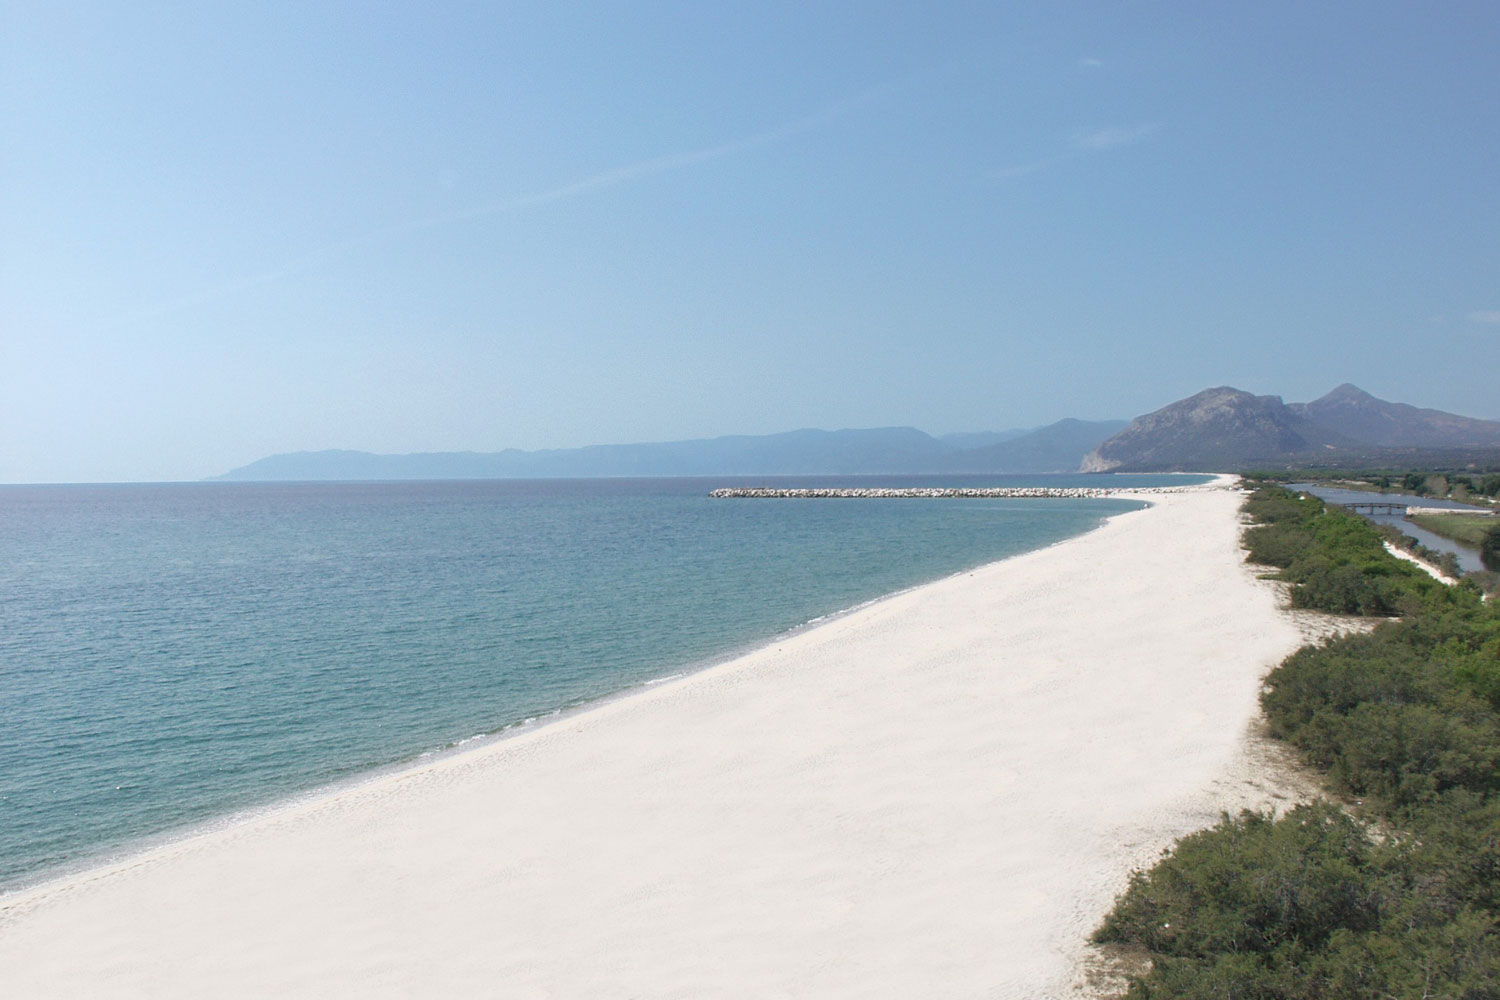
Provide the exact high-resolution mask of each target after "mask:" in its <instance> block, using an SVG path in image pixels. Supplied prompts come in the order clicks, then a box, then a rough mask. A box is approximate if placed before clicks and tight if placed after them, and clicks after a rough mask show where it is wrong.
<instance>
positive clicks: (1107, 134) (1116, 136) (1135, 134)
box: [1073, 122, 1161, 152]
mask: <svg viewBox="0 0 1500 1000" xmlns="http://www.w3.org/2000/svg"><path fill="white" fill-rule="evenodd" d="M1160 128H1161V125H1160V124H1158V123H1156V122H1152V123H1150V124H1146V125H1134V126H1130V127H1128V128H1121V127H1112V128H1101V129H1096V130H1094V131H1092V132H1075V133H1074V134H1073V147H1074V148H1075V149H1083V150H1088V151H1090V152H1097V151H1099V150H1104V149H1114V148H1115V147H1116V146H1129V145H1130V144H1131V143H1135V142H1140V141H1141V140H1142V139H1145V138H1147V137H1149V136H1151V135H1153V134H1154V133H1155V132H1156V131H1157V130H1159V129H1160Z"/></svg>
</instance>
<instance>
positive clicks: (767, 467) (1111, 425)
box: [214, 420, 1124, 482]
mask: <svg viewBox="0 0 1500 1000" xmlns="http://www.w3.org/2000/svg"><path fill="white" fill-rule="evenodd" d="M1123 426H1124V421H1103V422H1088V421H1082V420H1063V421H1060V422H1058V423H1056V424H1052V425H1050V426H1048V427H1043V428H1040V429H1038V430H1035V431H1014V432H1011V431H999V432H981V433H975V434H953V435H946V436H945V437H943V438H935V437H933V436H932V435H930V434H926V433H924V432H922V431H919V430H917V429H916V428H913V427H882V428H874V429H868V430H841V431H822V430H798V431H788V432H786V433H784V434H765V435H736V436H730V437H719V438H703V439H697V440H691V441H666V442H657V443H651V444H612V445H593V446H590V447H587V448H568V449H557V450H550V451H519V450H516V449H509V450H506V451H498V452H421V453H417V454H411V455H375V454H371V453H369V452H363V451H300V452H291V453H288V454H281V455H272V456H270V457H268V458H263V459H261V460H259V461H257V462H252V463H251V464H249V465H246V466H243V467H241V468H238V469H234V470H232V471H230V472H227V473H225V474H223V475H221V476H216V477H214V478H215V479H219V480H232V481H252V480H253V481H263V482H264V481H317V480H385V479H549V478H559V479H562V478H583V477H591V476H778V475H780V476H794V475H830V476H831V475H879V474H919V473H941V472H961V473H964V472H972V473H989V474H1002V473H1033V472H1065V471H1072V470H1074V469H1077V468H1078V464H1079V462H1080V461H1082V459H1083V456H1084V453H1085V452H1087V451H1088V450H1089V449H1091V448H1093V447H1094V446H1095V445H1096V444H1098V443H1099V442H1100V441H1102V440H1103V439H1104V438H1106V437H1108V436H1109V435H1110V434H1111V433H1113V432H1114V431H1115V430H1118V429H1119V428H1120V427H1123ZM971 442H979V444H978V445H977V446H976V445H971Z"/></svg>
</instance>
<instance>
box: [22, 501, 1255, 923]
mask: <svg viewBox="0 0 1500 1000" xmlns="http://www.w3.org/2000/svg"><path fill="white" fill-rule="evenodd" d="M1178 475H1189V474H1188V473H1180V474H1178ZM1221 478H1232V477H1221ZM1214 482H1216V480H1211V481H1210V482H1209V483H1203V484H1195V485H1188V486H1169V487H1150V488H1143V487H1123V488H1121V489H1118V490H1116V491H1114V492H1112V493H1111V492H1106V491H1098V490H1093V491H1090V496H1091V498H1093V499H1119V500H1138V501H1140V502H1141V504H1142V507H1141V508H1137V510H1133V511H1120V512H1118V513H1116V514H1105V515H1101V516H1100V517H1099V520H1098V522H1097V523H1096V524H1094V525H1093V526H1092V527H1090V528H1088V529H1086V530H1084V531H1082V532H1079V533H1078V534H1076V535H1070V536H1068V537H1067V538H1063V539H1060V540H1058V541H1054V542H1049V543H1047V544H1046V545H1044V546H1042V548H1041V549H1031V550H1028V551H1027V552H1022V553H1017V554H1016V555H1012V556H1006V557H1004V558H1001V559H997V560H992V561H991V562H988V563H980V564H979V565H977V566H973V567H970V568H968V569H962V570H959V571H958V572H956V573H949V574H947V575H946V576H942V577H938V578H936V579H934V580H928V581H925V582H922V583H915V584H911V585H910V586H907V587H902V588H900V589H898V590H893V591H890V592H888V593H884V594H880V595H878V596H876V597H871V598H868V599H866V600H863V601H859V602H858V603H855V604H852V605H850V606H848V607H845V608H839V609H836V610H834V611H829V612H827V613H825V614H822V615H818V616H815V617H813V618H811V619H808V620H807V621H805V622H802V623H800V624H797V625H794V626H791V627H790V628H787V629H785V630H784V631H782V632H778V633H775V634H773V635H770V636H766V637H762V638H757V639H752V640H749V641H747V642H742V643H740V644H738V645H736V646H733V647H730V648H726V649H724V650H723V651H722V652H720V653H717V654H714V655H712V656H709V657H706V658H704V659H702V660H698V661H695V662H692V663H687V664H679V665H677V666H675V667H672V668H670V670H671V672H670V673H667V674H664V675H663V676H661V677H652V678H648V679H646V680H643V681H638V682H634V683H632V684H631V685H630V686H628V687H624V688H620V689H619V690H616V691H611V692H608V693H606V694H603V695H599V696H596V697H591V698H587V699H585V700H582V701H578V702H574V703H571V704H567V705H563V706H561V707H558V708H554V709H552V710H550V711H547V712H544V713H540V714H538V715H535V716H531V717H529V718H526V719H521V720H517V721H515V722H508V723H505V724H503V725H501V726H500V727H499V728H496V729H493V730H487V731H484V732H479V733H475V734H473V735H472V736H467V737H464V738H462V739H458V740H454V741H453V742H451V743H448V744H445V745H442V746H438V747H433V748H430V749H425V750H421V751H418V752H417V753H416V754H415V755H413V756H409V757H402V758H400V759H397V760H392V761H388V762H386V763H382V764H375V765H372V766H369V767H362V768H360V769H359V770H358V771H356V772H354V773H351V774H348V775H345V776H344V777H341V778H337V779H334V780H332V781H325V782H321V783H319V784H316V785H312V786H310V787H307V788H304V789H301V790H299V791H293V792H291V793H289V794H284V795H280V796H278V797H276V798H274V799H270V800H267V801H265V802H262V803H259V804H255V805H249V806H244V807H242V808H238V809H233V810H231V811H228V812H224V813H218V814H215V815H214V816H211V817H208V818H206V819H199V820H194V821H191V822H187V823H183V824H179V825H176V826H173V827H170V828H168V829H165V830H162V831H159V832H157V833H153V834H148V835H145V836H142V837H136V838H132V839H130V840H128V841H125V842H122V843H120V844H118V845H116V846H114V847H108V848H102V849H100V850H98V851H94V852H91V853H89V854H87V855H85V856H82V857H80V858H78V859H75V861H74V862H72V863H68V864H64V865H61V866H59V867H56V868H52V869H49V870H47V871H44V872H39V873H36V875H35V877H33V878H27V879H23V880H21V881H19V882H17V883H15V884H12V885H10V886H8V887H0V928H3V926H4V923H5V922H6V920H7V919H8V913H9V911H10V906H11V904H12V902H14V901H17V900H20V899H21V898H22V897H23V896H26V895H27V894H33V893H37V892H39V891H42V890H46V889H48V888H49V887H53V886H71V885H72V884H74V883H75V882H86V881H92V880H93V878H94V877H95V876H100V877H107V876H108V875H109V874H110V873H111V872H113V871H115V870H117V869H127V868H133V867H135V866H136V863H137V862H138V861H144V860H146V859H148V858H151V857H155V856H157V855H158V854H160V853H161V852H164V851H170V850H171V849H172V848H174V847H175V846H177V845H179V844H182V843H184V842H188V841H196V840H198V839H200V838H203V837H211V836H214V835H215V834H218V833H220V832H222V831H225V830H228V829H232V828H234V827H238V826H240V825H243V824H248V823H255V822H257V821H261V820H265V819H269V818H274V816H275V815H277V814H279V813H281V812H283V811H287V810H292V809H296V808H298V807H300V806H304V805H309V804H316V803H319V802H322V801H324V800H327V799H331V798H335V797H337V796H340V795H343V794H345V793H351V792H356V791H358V790H359V789H360V788H361V787H363V786H364V785H367V784H369V783H372V782H378V781H380V780H382V779H385V778H391V777H400V776H401V775H403V774H405V773H407V772H410V771H420V770H422V769H423V768H426V767H429V766H431V765H434V764H438V763H441V762H442V761H445V760H447V759H449V758H451V757H455V756H461V755H464V754H469V753H477V752H481V751H484V750H485V749H487V748H489V747H492V746H494V745H495V744H498V743H503V742H505V741H507V740H511V739H516V738H518V737H520V736H523V735H525V734H527V733H530V732H533V731H535V730H537V729H539V728H540V727H544V726H549V725H554V724H557V723H559V722H563V721H566V720H567V719H570V718H572V717H573V716H576V715H579V714H583V713H587V712H590V711H593V710H594V709H597V708H602V707H604V706H607V705H610V704H612V703H613V702H616V701H619V700H622V699H629V698H632V697H635V696H636V695H638V694H642V693H645V692H647V691H649V690H651V689H652V688H655V687H657V686H659V685H661V684H665V683H668V682H671V681H677V680H681V679H685V678H690V677H693V676H696V675H698V674H700V673H703V672H705V671H708V670H713V669H715V668H717V667H720V666H723V665H725V664H729V663H732V662H734V661H736V660H739V659H741V658H743V657H746V656H750V655H752V654H754V653H756V652H759V651H760V650H762V649H765V648H766V647H768V646H771V645H774V644H775V643H778V642H782V641H785V640H787V639H792V638H795V637H797V636H799V635H802V634H803V633H805V632H807V631H810V630H812V629H816V628H819V627H822V626H824V625H827V624H831V623H833V622H836V621H839V620H840V619H842V618H845V617H847V616H849V615H852V614H857V613H858V612H860V611H862V610H864V609H866V608H869V607H872V606H874V605H878V604H880V603H882V602H884V601H888V600H891V599H892V598H897V597H900V596H902V595H904V594H908V593H911V592H912V591H915V590H919V589H921V588H923V587H927V586H931V585H932V584H934V583H940V582H942V581H943V580H947V579H950V578H954V577H959V576H963V575H965V574H968V573H972V572H974V571H975V570H978V569H982V568H984V567H987V566H993V565H998V564H999V563H1003V562H1006V561H1008V560H1010V559H1014V558H1017V557H1018V556H1022V555H1027V554H1028V553H1029V552H1037V551H1042V550H1044V549H1047V548H1051V547H1053V546H1057V545H1063V544H1066V543H1068V542H1070V541H1073V540H1075V539H1078V538H1082V537H1084V536H1086V535H1088V534H1090V533H1092V532H1094V531H1098V530H1099V529H1100V528H1101V527H1103V526H1104V525H1105V524H1106V523H1107V522H1108V521H1109V520H1111V519H1112V518H1115V517H1120V516H1123V515H1125V514H1130V513H1136V512H1138V510H1139V509H1143V508H1144V507H1145V506H1149V501H1148V500H1146V499H1145V498H1144V497H1143V496H1139V495H1138V494H1142V493H1158V492H1169V493H1172V492H1184V491H1191V490H1201V489H1205V488H1211V487H1212V486H1213V484H1214Z"/></svg>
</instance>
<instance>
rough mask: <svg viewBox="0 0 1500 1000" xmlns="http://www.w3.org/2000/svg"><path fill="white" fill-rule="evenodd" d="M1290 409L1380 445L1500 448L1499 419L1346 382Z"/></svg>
mask: <svg viewBox="0 0 1500 1000" xmlns="http://www.w3.org/2000/svg"><path fill="white" fill-rule="evenodd" d="M1290 409H1291V410H1293V411H1294V412H1296V413H1298V414H1300V415H1302V416H1305V417H1306V418H1307V419H1308V420H1311V421H1312V422H1313V423H1316V424H1318V425H1319V426H1320V427H1326V428H1328V429H1329V430H1332V431H1336V432H1338V433H1339V434H1342V435H1344V436H1345V437H1348V438H1352V439H1353V440H1355V441H1359V442H1361V443H1363V444H1371V445H1378V446H1380V447H1383V448H1497V447H1500V421H1496V420H1476V419H1475V418H1473V417H1461V416H1458V415H1457V414H1454V413H1444V412H1443V411H1442V410H1421V409H1418V408H1417V407H1415V406H1411V405H1409V404H1407V403H1388V402H1386V401H1385V400H1383V399H1376V398H1375V397H1374V396H1372V395H1370V394H1369V393H1368V392H1365V391H1364V390H1363V389H1361V388H1359V387H1358V386H1354V385H1350V384H1349V383H1347V382H1345V383H1344V384H1343V385H1341V386H1339V387H1338V388H1337V389H1334V390H1333V391H1332V392H1330V393H1329V394H1328V395H1326V396H1323V397H1322V398H1321V399H1315V400H1313V401H1312V402H1311V403H1292V404H1291V406H1290Z"/></svg>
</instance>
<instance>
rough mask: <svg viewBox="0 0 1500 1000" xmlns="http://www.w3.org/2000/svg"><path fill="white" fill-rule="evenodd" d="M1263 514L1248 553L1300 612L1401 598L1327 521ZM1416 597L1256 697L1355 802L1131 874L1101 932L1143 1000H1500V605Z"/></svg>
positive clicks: (1406, 590) (1206, 841)
mask: <svg viewBox="0 0 1500 1000" xmlns="http://www.w3.org/2000/svg"><path fill="white" fill-rule="evenodd" d="M1288 496H1290V495H1288ZM1256 506H1257V507H1258V508H1259V509H1261V510H1263V511H1265V512H1267V513H1268V514H1269V515H1270V516H1271V518H1273V519H1268V520H1266V521H1263V522H1262V523H1261V524H1260V525H1258V526H1257V527H1254V528H1251V529H1250V530H1249V531H1248V532H1247V544H1248V543H1249V541H1250V538H1251V537H1257V536H1258V541H1259V543H1260V544H1261V546H1262V547H1263V551H1264V552H1265V553H1266V554H1268V555H1269V556H1273V557H1275V558H1277V559H1279V560H1281V562H1280V563H1272V564H1273V565H1281V566H1283V567H1284V569H1283V573H1284V574H1286V575H1292V574H1295V575H1297V576H1299V577H1300V578H1301V582H1300V583H1299V587H1300V588H1301V589H1300V593H1302V594H1303V595H1304V596H1303V597H1302V598H1301V599H1302V600H1304V601H1308V602H1314V603H1316V604H1318V605H1320V606H1321V605H1323V604H1337V605H1341V606H1343V607H1348V606H1351V605H1354V606H1364V605H1366V604H1368V602H1369V601H1370V600H1372V599H1376V598H1380V597H1381V596H1382V594H1385V595H1386V596H1389V592H1388V591H1384V590H1382V588H1385V587H1389V586H1397V585H1400V581H1401V580H1402V577H1401V576H1400V575H1399V574H1391V573H1390V572H1389V570H1388V567H1385V566H1383V565H1382V564H1381V562H1380V561H1379V560H1377V559H1374V558H1373V556H1372V555H1371V554H1370V553H1369V551H1368V550H1369V546H1368V545H1367V543H1366V541H1364V540H1362V539H1361V536H1360V532H1359V531H1357V530H1355V529H1354V528H1352V527H1350V526H1349V525H1348V524H1345V523H1341V522H1339V521H1338V520H1336V519H1334V520H1326V519H1325V512H1323V511H1321V509H1320V510H1319V511H1317V512H1309V510H1308V508H1307V507H1306V506H1305V505H1304V504H1303V502H1302V501H1297V502H1295V503H1293V502H1288V501H1287V500H1286V499H1281V498H1275V497H1265V498H1262V499H1261V501H1260V502H1259V503H1258V504H1256ZM1249 508H1250V505H1249V504H1247V509H1249ZM1299 512H1300V513H1299ZM1266 528H1273V529H1276V530H1274V531H1267V530H1263V529H1266ZM1375 537H1376V538H1377V539H1378V536H1375ZM1299 546H1305V547H1302V548H1299ZM1252 551H1254V550H1252ZM1380 555H1381V556H1385V553H1384V552H1381V553H1380ZM1387 558H1388V557H1387ZM1429 582H1430V581H1429ZM1401 586H1402V588H1403V589H1401V591H1400V594H1399V603H1400V604H1401V605H1402V610H1403V611H1405V612H1406V615H1407V617H1405V618H1404V619H1403V620H1400V621H1392V622H1385V623H1382V624H1380V625H1379V626H1377V627H1376V628H1375V629H1374V630H1373V631H1371V632H1370V633H1368V634H1365V635H1349V636H1343V637H1340V638H1336V639H1333V640H1330V641H1328V642H1326V643H1324V644H1322V645H1320V646H1316V647H1314V646H1308V647H1304V648H1303V649H1300V650H1298V651H1297V652H1296V653H1294V654H1292V655H1291V656H1290V657H1288V658H1287V659H1286V661H1285V662H1283V663H1282V664H1281V666H1279V667H1277V668H1276V669H1275V670H1274V671H1272V673H1271V674H1270V675H1269V676H1268V677H1267V679H1266V687H1265V691H1264V693H1263V695H1262V699H1261V702H1262V706H1263V708H1264V710H1265V713H1266V717H1267V719H1268V720H1269V723H1270V727H1271V732H1272V735H1274V736H1276V737H1278V738H1280V739H1284V740H1288V741H1290V742H1291V743H1292V744H1293V745H1294V746H1296V747H1298V748H1299V749H1300V750H1301V751H1302V752H1303V753H1304V754H1305V755H1306V757H1307V759H1308V760H1309V761H1310V762H1311V763H1313V764H1315V765H1317V766H1318V767H1320V768H1322V769H1323V770H1324V772H1325V774H1326V777H1327V781H1328V783H1329V784H1330V785H1331V786H1332V788H1333V789H1334V790H1336V791H1338V792H1341V793H1344V794H1346V795H1349V796H1357V797H1358V798H1359V804H1358V805H1357V806H1356V807H1354V809H1353V810H1352V811H1346V810H1345V809H1341V808H1339V807H1338V806H1336V805H1334V804H1331V803H1328V802H1318V803H1314V804H1312V805H1305V806H1298V807H1297V808H1295V809H1292V810H1291V811H1290V812H1288V813H1287V814H1286V815H1285V816H1282V817H1281V818H1279V819H1277V818H1272V817H1271V816H1268V815H1263V814H1259V813H1253V812H1246V813H1242V814H1241V815H1240V816H1239V817H1229V816H1225V817H1224V818H1223V819H1222V820H1221V821H1220V822H1219V824H1218V825H1217V826H1215V827H1213V828H1211V829H1208V830H1203V831H1200V832H1198V833H1195V834H1192V835H1190V836H1188V837H1185V838H1183V839H1182V840H1181V841H1179V842H1178V843H1177V845H1176V846H1175V847H1174V849H1173V850H1172V851H1171V853H1170V854H1168V855H1167V856H1165V857H1164V858H1163V860H1162V861H1161V862H1160V863H1159V864H1157V865H1156V866H1155V867H1154V868H1152V869H1151V870H1150V871H1147V872H1139V873H1137V874H1136V875H1135V876H1133V877H1132V879H1131V882H1130V886H1129V888H1128V889H1127V890H1126V892H1125V893H1124V895H1123V896H1121V898H1120V899H1119V900H1118V901H1117V903H1116V906H1115V909H1114V910H1113V912H1111V913H1110V915H1109V916H1108V917H1107V918H1106V920H1105V922H1104V924H1103V926H1101V927H1100V928H1099V930H1098V931H1097V932H1096V933H1095V940H1096V941H1100V942H1119V943H1124V944H1130V945H1135V946H1138V947H1141V948H1144V949H1146V950H1147V952H1148V953H1149V955H1150V957H1151V969H1150V971H1149V973H1147V974H1146V975H1144V976H1141V977H1138V978H1135V979H1133V980H1132V981H1131V986H1130V993H1129V996H1130V997H1132V998H1135V1000H1147V998H1166V997H1173V998H1182V997H1202V998H1205V1000H1206V998H1209V997H1214V998H1223V997H1237V998H1246V1000H1248V998H1267V1000H1269V998H1276V1000H1301V998H1309V1000H1310V998H1314V997H1385V996H1390V997H1406V996H1411V997H1417V996H1431V997H1437V996H1443V997H1459V998H1467V1000H1480V998H1500V609H1497V608H1496V607H1495V606H1493V605H1486V604H1484V603H1483V602H1481V601H1480V599H1479V596H1478V593H1477V590H1475V589H1474V588H1468V587H1441V586H1432V587H1405V586H1404V585H1401ZM1297 592H1298V591H1294V599H1296V598H1295V594H1296V593H1297ZM1372 595H1373V597H1372ZM1376 825H1378V828H1379V829H1380V831H1381V833H1380V835H1379V836H1376V835H1375V834H1374V833H1373V832H1372V828H1373V827H1375V826H1376Z"/></svg>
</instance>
